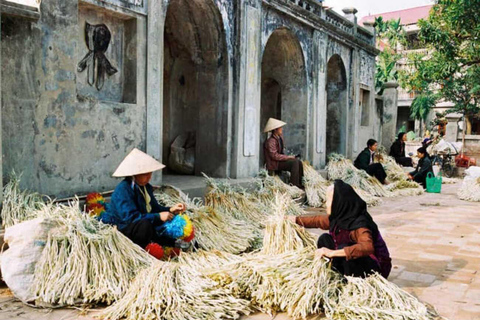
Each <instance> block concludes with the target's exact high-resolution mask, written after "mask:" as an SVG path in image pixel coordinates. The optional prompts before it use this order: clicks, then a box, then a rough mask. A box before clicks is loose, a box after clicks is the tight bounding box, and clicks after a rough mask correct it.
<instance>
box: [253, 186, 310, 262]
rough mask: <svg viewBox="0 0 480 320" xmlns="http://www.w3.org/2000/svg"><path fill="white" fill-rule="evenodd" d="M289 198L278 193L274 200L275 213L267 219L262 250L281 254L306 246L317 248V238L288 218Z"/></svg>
mask: <svg viewBox="0 0 480 320" xmlns="http://www.w3.org/2000/svg"><path fill="white" fill-rule="evenodd" d="M288 204H289V199H288V198H287V197H285V196H283V195H281V194H276V196H275V199H274V201H272V208H273V212H274V213H273V214H272V215H271V216H270V217H268V219H267V220H266V228H265V232H264V236H263V247H262V249H261V252H262V253H263V254H266V255H272V254H281V253H285V252H289V251H295V250H301V249H304V248H310V249H311V250H313V249H315V239H314V238H313V236H312V235H311V234H310V233H308V232H307V231H306V230H305V229H304V228H303V227H301V226H299V225H297V224H296V223H293V222H291V221H290V220H287V219H286V216H287V214H288Z"/></svg>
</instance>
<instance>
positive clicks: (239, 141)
mask: <svg viewBox="0 0 480 320" xmlns="http://www.w3.org/2000/svg"><path fill="white" fill-rule="evenodd" d="M22 1H25V0H22ZM16 2H17V1H2V2H1V7H2V18H1V19H2V24H1V37H2V43H1V61H2V64H1V66H2V68H1V73H2V75H1V93H0V94H1V101H2V110H1V118H2V131H1V132H2V135H1V141H2V155H3V157H2V159H3V160H2V166H3V169H2V170H0V171H1V172H3V174H4V175H8V174H9V173H10V172H11V171H12V170H15V171H17V172H23V179H22V181H23V187H27V188H29V189H32V190H35V191H38V192H41V193H44V194H50V195H55V196H57V197H61V196H70V195H72V194H74V193H86V192H90V191H93V190H95V191H103V190H110V189H112V188H113V187H114V186H115V185H116V183H117V182H118V181H116V180H115V179H113V178H112V177H111V174H112V172H113V170H114V169H115V167H116V166H117V165H118V164H119V163H120V161H121V160H122V159H123V157H124V156H125V155H126V154H127V153H128V152H129V151H130V150H131V149H132V148H134V147H138V148H140V149H142V150H145V151H146V152H148V153H149V154H151V155H153V156H154V157H156V158H158V159H160V160H162V161H163V162H164V163H168V158H169V155H170V152H171V147H170V145H171V143H172V142H173V141H174V139H175V138H176V137H178V136H179V135H182V134H190V137H191V139H190V142H189V143H190V145H189V146H187V147H190V150H191V151H192V154H193V156H194V157H195V170H194V173H195V174H197V175H198V174H200V173H201V172H205V173H206V174H209V175H212V176H215V177H232V178H240V177H250V176H254V175H255V174H256V173H257V172H258V170H259V168H260V167H261V164H262V149H261V144H262V142H263V140H264V138H265V135H263V134H261V128H262V127H263V126H264V125H265V123H266V121H267V119H268V118H269V117H279V118H281V119H282V120H284V121H286V122H288V127H287V128H286V131H285V135H286V136H285V140H286V142H287V144H288V147H289V149H291V151H292V152H293V153H300V154H302V156H303V157H304V158H305V159H307V160H309V161H310V162H311V163H312V164H313V165H314V166H315V167H317V168H322V167H323V166H324V165H325V162H326V157H327V154H329V153H330V152H340V153H343V154H345V155H347V156H348V157H353V156H354V155H356V153H358V152H359V151H360V150H361V149H362V148H363V147H364V144H365V143H366V141H367V140H368V139H369V138H371V137H374V138H377V139H380V138H381V131H382V130H381V128H382V127H381V123H382V110H379V109H378V108H377V106H376V104H375V94H374V92H375V91H374V90H375V89H374V71H375V68H374V66H375V56H376V54H377V52H378V51H377V49H376V48H375V38H374V35H373V30H370V31H369V30H367V29H365V28H363V27H361V26H360V25H358V24H357V21H356V16H355V13H356V10H354V9H348V10H345V16H341V15H339V14H337V13H335V12H333V11H332V10H327V9H326V8H324V7H322V2H321V1H317V0H301V1H300V0H293V1H292V0H263V1H261V0H237V1H226V0H169V1H168V0H166V1H153V0H148V1H147V0H102V1H100V0H49V1H42V2H41V4H40V5H39V6H38V8H35V6H24V5H19V4H18V3H16ZM30 2H32V1H30ZM30 4H31V3H30ZM360 101H361V103H362V105H361V103H360ZM168 172H169V171H168V170H166V171H164V174H168ZM156 177H158V180H157V181H155V183H158V182H159V180H160V179H161V177H160V175H158V176H156Z"/></svg>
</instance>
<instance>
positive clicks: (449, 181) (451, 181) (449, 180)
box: [442, 177, 462, 184]
mask: <svg viewBox="0 0 480 320" xmlns="http://www.w3.org/2000/svg"><path fill="white" fill-rule="evenodd" d="M460 181H462V179H459V178H449V177H442V184H455V183H458V182H460Z"/></svg>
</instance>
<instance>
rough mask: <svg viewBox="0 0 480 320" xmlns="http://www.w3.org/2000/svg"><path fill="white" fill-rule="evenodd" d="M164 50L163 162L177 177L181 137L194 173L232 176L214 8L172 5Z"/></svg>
mask: <svg viewBox="0 0 480 320" xmlns="http://www.w3.org/2000/svg"><path fill="white" fill-rule="evenodd" d="M164 46H165V47H164V101H163V110H164V114H163V154H164V156H163V161H164V163H166V164H167V169H170V172H171V171H174V169H176V171H177V172H178V169H177V168H176V165H173V163H175V161H173V162H172V160H173V159H172V157H173V155H178V154H177V153H172V151H175V152H176V151H178V150H177V149H176V148H171V144H172V142H173V141H174V140H175V139H176V138H177V137H179V136H180V137H181V138H179V140H177V141H176V142H177V143H178V142H180V144H181V145H183V146H184V147H185V150H187V155H188V156H189V157H190V158H191V157H192V156H194V158H195V166H194V170H193V173H194V174H196V175H199V174H201V173H202V172H204V173H206V174H208V175H212V176H215V177H225V176H228V175H229V172H228V166H227V154H228V150H227V137H228V134H227V128H228V58H227V46H226V40H225V32H224V28H223V22H222V17H221V15H220V12H219V10H218V8H217V7H216V5H215V3H214V2H213V1H212V0H171V1H170V4H169V6H168V10H167V15H166V20H165V40H164ZM182 138H184V139H182ZM173 149H175V150H173ZM173 158H175V157H173ZM177 158H178V157H177Z"/></svg>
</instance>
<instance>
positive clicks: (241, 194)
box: [204, 175, 269, 228]
mask: <svg viewBox="0 0 480 320" xmlns="http://www.w3.org/2000/svg"><path fill="white" fill-rule="evenodd" d="M204 176H205V179H206V182H207V187H208V192H207V194H206V195H205V205H207V206H210V207H212V208H214V209H215V210H216V211H219V212H222V213H223V214H225V215H228V216H232V217H234V218H235V219H239V220H244V221H247V222H249V223H252V224H253V225H254V226H255V227H257V228H263V227H264V226H265V218H266V216H267V215H268V214H269V212H268V211H269V209H268V207H264V206H263V205H261V203H260V202H258V201H252V197H250V196H249V195H248V193H247V191H246V190H245V189H243V188H240V187H233V186H232V185H230V184H229V183H227V182H220V181H218V180H215V179H212V178H209V177H207V176H206V175H204Z"/></svg>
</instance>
